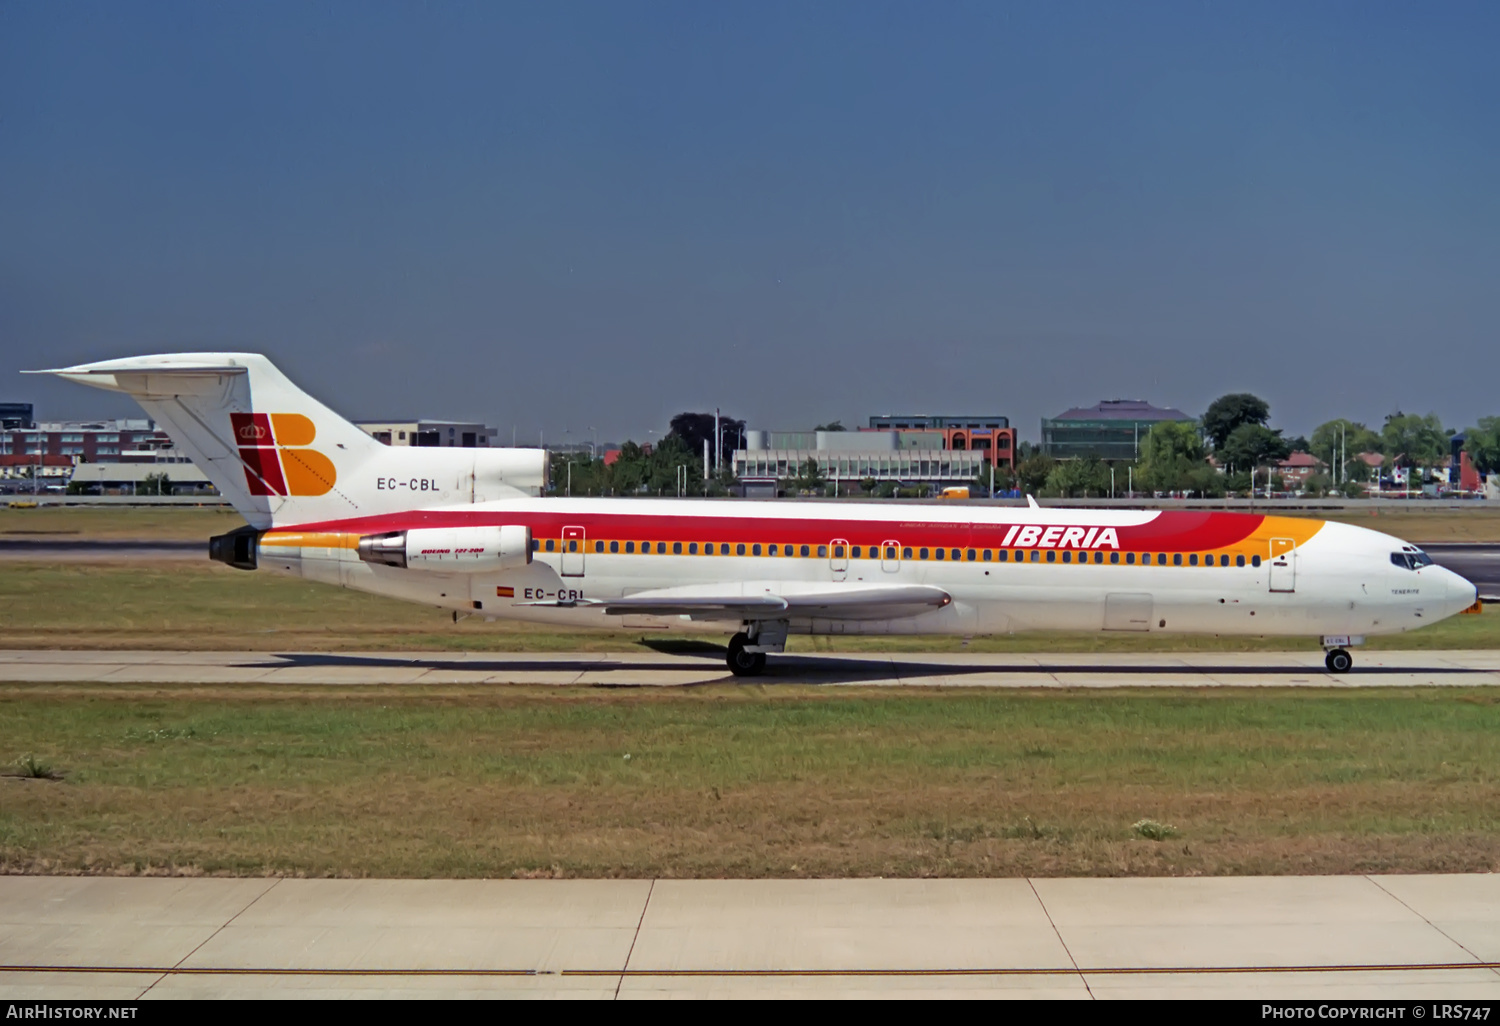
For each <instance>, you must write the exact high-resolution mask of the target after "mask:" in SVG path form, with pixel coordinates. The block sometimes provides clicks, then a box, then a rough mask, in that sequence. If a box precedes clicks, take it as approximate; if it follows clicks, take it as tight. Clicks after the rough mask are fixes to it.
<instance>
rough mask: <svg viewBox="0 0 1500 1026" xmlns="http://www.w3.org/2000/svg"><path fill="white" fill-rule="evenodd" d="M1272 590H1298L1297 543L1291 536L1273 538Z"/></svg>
mask: <svg viewBox="0 0 1500 1026" xmlns="http://www.w3.org/2000/svg"><path fill="white" fill-rule="evenodd" d="M1271 590H1272V591H1296V590H1297V543H1296V541H1294V540H1293V539H1291V538H1272V539H1271Z"/></svg>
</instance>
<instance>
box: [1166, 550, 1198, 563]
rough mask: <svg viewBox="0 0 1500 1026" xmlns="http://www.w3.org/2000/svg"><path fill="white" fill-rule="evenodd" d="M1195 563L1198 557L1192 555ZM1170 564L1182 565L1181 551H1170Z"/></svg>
mask: <svg viewBox="0 0 1500 1026" xmlns="http://www.w3.org/2000/svg"><path fill="white" fill-rule="evenodd" d="M1197 563H1198V557H1197V556H1194V557H1193V564H1194V565H1195V566H1196V565H1197ZM1172 565H1173V566H1181V565H1182V553H1180V552H1174V553H1172Z"/></svg>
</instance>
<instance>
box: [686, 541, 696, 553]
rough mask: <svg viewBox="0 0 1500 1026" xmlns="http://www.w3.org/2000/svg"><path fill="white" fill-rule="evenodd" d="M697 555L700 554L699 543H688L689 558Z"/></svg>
mask: <svg viewBox="0 0 1500 1026" xmlns="http://www.w3.org/2000/svg"><path fill="white" fill-rule="evenodd" d="M697 554H698V543H697V542H688V555H689V556H696V555H697Z"/></svg>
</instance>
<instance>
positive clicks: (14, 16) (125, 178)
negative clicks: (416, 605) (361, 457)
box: [0, 0, 1500, 439]
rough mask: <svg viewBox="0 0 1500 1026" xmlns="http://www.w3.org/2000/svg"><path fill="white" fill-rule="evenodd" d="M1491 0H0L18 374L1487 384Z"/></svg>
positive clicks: (1015, 413)
mask: <svg viewBox="0 0 1500 1026" xmlns="http://www.w3.org/2000/svg"><path fill="white" fill-rule="evenodd" d="M1497 40H1500V6H1497V5H1495V4H1493V3H1469V4H1465V3H1439V4H1430V5H1417V4H1409V3H1405V4H1400V3H1396V4H1390V3H1373V2H1358V3H1332V2H1313V3H1283V2H1263V3H1243V4H1239V5H1234V4H1227V3H1215V4H1208V3H1145V2H1142V3H1130V4H1119V3H1041V2H1034V3H1025V4H1021V3H1014V4H1012V3H1000V2H987V3H979V4H960V3H944V4H881V3H867V2H861V3H816V4H809V3H786V4H777V3H768V2H757V3H738V4H737V3H718V4H703V3H681V4H670V3H627V2H620V0H613V2H607V3H597V4H595V3H560V2H558V3H547V4H515V5H511V4H503V3H498V2H485V3H427V4H417V3H379V2H361V3H335V2H322V3H256V4H244V3H208V2H192V3H149V2H138V3H131V4H120V3H86V2H70V3H65V4H59V3H44V2H30V0H5V2H4V3H0V183H3V185H4V188H3V189H0V398H33V399H35V401H37V402H38V404H39V406H40V409H39V414H41V415H42V416H49V417H64V416H82V415H87V414H92V413H95V412H108V413H113V414H124V413H127V412H129V410H130V409H131V407H129V406H128V405H118V406H110V405H109V404H110V403H112V402H114V400H112V399H110V398H108V397H105V398H103V399H102V402H103V403H105V405H104V406H101V405H100V403H101V397H100V396H99V394H98V393H92V392H84V391H83V390H79V389H76V388H75V387H71V386H67V385H64V384H61V383H39V382H38V381H37V380H36V379H23V378H19V377H17V376H16V375H15V373H14V372H15V371H16V370H18V369H20V368H22V367H36V366H51V365H57V364H60V363H71V362H76V361H81V360H87V359H97V358H105V357H111V356H122V355H128V354H131V353H135V352H148V351H165V350H177V349H200V348H229V349H248V350H254V351H260V352H265V353H267V354H268V355H270V356H271V357H272V358H273V359H275V360H276V361H277V362H278V363H279V364H281V365H282V366H283V368H284V369H285V370H286V371H287V372H288V373H289V374H291V375H292V376H293V377H294V378H295V379H296V380H298V381H299V382H300V383H302V384H303V385H304V386H305V387H307V388H308V389H309V390H310V391H313V392H314V393H315V394H317V395H319V396H320V397H321V398H323V399H325V400H326V401H328V402H330V403H331V404H332V405H334V406H335V407H336V408H338V409H340V410H342V411H344V412H346V413H348V414H350V415H351V416H355V417H361V416H370V417H383V416H391V415H407V414H425V415H433V416H452V417H479V418H484V419H486V420H488V421H489V422H490V423H493V424H496V425H499V426H500V427H501V428H502V434H504V435H506V436H508V435H509V433H510V428H511V426H512V425H515V426H516V428H517V429H518V432H519V434H520V436H521V437H522V438H534V437H535V436H536V434H537V432H538V431H539V430H542V429H545V430H546V432H547V435H548V437H549V439H556V438H560V437H562V434H563V432H564V431H567V432H569V433H570V436H571V437H572V438H574V439H577V438H586V437H587V436H588V433H589V429H590V428H594V429H595V430H596V431H597V432H598V434H599V436H600V437H601V438H623V437H626V436H633V437H636V438H640V439H645V438H647V437H649V436H648V431H649V430H651V429H657V430H658V431H659V430H660V429H662V428H664V427H665V424H666V420H667V419H668V418H669V417H670V416H671V415H672V414H673V413H676V412H678V411H680V410H683V409H704V408H709V409H711V408H712V407H714V406H720V407H723V408H724V409H725V410H726V412H733V413H735V414H736V415H738V416H741V417H746V418H748V419H749V420H750V422H751V424H752V426H763V427H769V428H794V427H805V426H808V425H811V424H812V423H814V422H816V421H821V420H828V419H832V418H834V417H841V418H842V419H843V420H844V422H845V423H846V424H848V423H861V422H863V420H864V418H865V417H867V416H868V415H869V414H871V413H881V412H908V411H927V412H943V411H954V412H984V413H989V412H998V413H1005V414H1008V415H1009V416H1010V417H1011V418H1012V422H1013V423H1015V424H1017V425H1018V426H1019V427H1020V428H1021V430H1022V434H1023V437H1035V436H1036V434H1037V420H1038V418H1040V417H1043V416H1049V415H1052V414H1055V413H1057V412H1059V411H1061V410H1063V409H1066V408H1067V407H1070V406H1074V405H1087V404H1090V403H1093V402H1095V401H1097V400H1099V399H1101V398H1116V397H1131V398H1144V399H1149V400H1151V401H1153V402H1155V403H1157V404H1158V405H1163V406H1176V407H1179V408H1181V409H1184V410H1188V411H1192V412H1201V410H1202V409H1203V408H1204V407H1205V406H1206V405H1207V403H1208V402H1209V401H1211V400H1212V399H1213V398H1214V397H1215V396H1217V395H1219V394H1221V393H1223V392H1226V391H1239V390H1249V391H1254V392H1257V393H1259V394H1261V395H1263V396H1265V397H1266V398H1267V399H1269V400H1270V402H1271V404H1272V412H1273V418H1274V419H1275V422H1276V423H1278V424H1280V425H1283V426H1285V427H1287V428H1289V429H1291V431H1292V432H1293V433H1296V432H1302V431H1309V430H1310V429H1311V428H1312V427H1313V426H1314V425H1315V424H1316V423H1318V422H1319V421H1321V420H1323V419H1326V418H1330V417H1334V416H1350V417H1353V418H1355V419H1359V420H1365V421H1368V422H1371V423H1374V424H1377V425H1378V423H1379V421H1380V420H1381V419H1382V418H1383V417H1384V415H1385V414H1387V413H1389V412H1391V411H1393V410H1395V409H1398V408H1399V409H1404V410H1406V411H1408V412H1423V413H1425V412H1436V413H1438V414H1439V415H1440V416H1442V417H1443V419H1444V421H1445V423H1448V424H1450V425H1451V426H1463V425H1465V424H1469V423H1472V422H1473V421H1474V420H1475V419H1476V418H1477V417H1479V416H1485V415H1493V414H1497V413H1500V392H1497V389H1496V381H1497V377H1500V375H1497V370H1500V338H1497V331H1496V324H1497V314H1500V288H1497V283H1500V199H1497V183H1500V117H1497V116H1496V113H1495V111H1496V109H1497V100H1500V61H1497V60H1496V59H1495V44H1496V42H1497Z"/></svg>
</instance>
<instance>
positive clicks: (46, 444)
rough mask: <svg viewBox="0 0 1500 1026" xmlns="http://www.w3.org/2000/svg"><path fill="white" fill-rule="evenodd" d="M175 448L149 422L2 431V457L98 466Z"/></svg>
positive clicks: (50, 424) (67, 423)
mask: <svg viewBox="0 0 1500 1026" xmlns="http://www.w3.org/2000/svg"><path fill="white" fill-rule="evenodd" d="M11 405H12V406H21V405H25V404H21V403H15V404H11ZM27 408H28V409H29V408H30V407H29V406H28V407H27ZM171 447H172V439H171V438H169V437H168V436H167V433H166V432H165V431H161V430H159V429H158V428H157V426H156V425H155V424H154V423H153V422H152V421H149V420H54V421H43V422H41V423H39V424H37V423H33V424H32V425H31V426H30V427H17V428H0V456H36V455H38V454H40V455H43V456H68V457H72V459H73V461H74V462H78V463H97V462H99V461H101V460H117V459H119V458H120V457H121V456H122V455H124V454H126V453H132V452H153V451H155V450H157V449H170V448H171Z"/></svg>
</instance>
